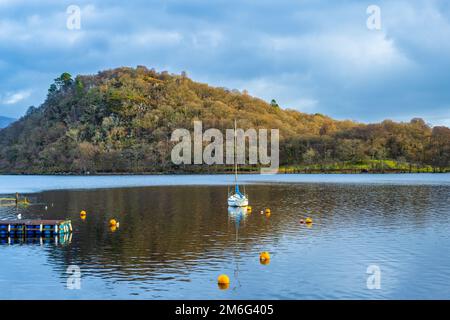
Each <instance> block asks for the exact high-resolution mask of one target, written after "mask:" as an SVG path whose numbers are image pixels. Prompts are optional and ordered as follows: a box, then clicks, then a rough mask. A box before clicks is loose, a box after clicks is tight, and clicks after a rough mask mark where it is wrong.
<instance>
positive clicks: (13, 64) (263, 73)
mask: <svg viewBox="0 0 450 320" xmlns="http://www.w3.org/2000/svg"><path fill="white" fill-rule="evenodd" d="M71 5H76V6H78V7H79V8H80V9H81V14H80V21H81V25H80V29H77V28H76V24H75V25H74V24H73V22H74V21H75V20H73V19H72V18H73V16H71V15H70V10H69V13H68V7H69V6H71ZM370 5H377V6H379V8H380V10H381V11H380V17H381V29H380V30H376V29H373V28H372V29H369V28H368V27H367V23H366V22H367V19H368V18H369V17H370V14H368V13H367V8H368V6H370ZM68 19H69V25H70V26H71V27H72V26H75V28H68V27H67V20H68ZM136 65H146V66H148V67H150V68H155V69H156V70H158V71H162V70H167V71H169V72H171V73H179V72H181V71H186V72H187V73H188V75H189V76H190V77H191V78H193V79H194V80H196V81H200V82H207V83H210V84H212V85H215V86H221V87H227V88H230V89H239V90H244V89H246V90H248V91H249V93H250V94H252V95H254V96H258V97H261V98H263V99H265V100H267V101H270V99H272V98H275V99H276V100H277V101H278V103H279V104H280V105H281V106H282V107H284V108H294V109H298V110H300V111H304V112H308V113H316V112H320V113H324V114H327V115H330V116H332V117H334V118H337V119H353V120H358V121H363V122H374V121H380V120H382V119H385V118H390V119H393V120H401V121H409V120H410V119H411V118H413V117H423V118H424V119H425V120H426V121H427V122H428V123H430V124H432V125H447V126H448V125H450V1H446V0H442V1H437V0H436V1H433V0H424V1H421V0H416V1H400V0H398V1H397V0H388V1H367V2H366V1H361V0H354V1H351V0H342V1H320V0H276V1H275V0H271V1H269V0H154V1H153V0H146V1H121V0H102V1H84V0H83V1H82V0H72V1H64V0H39V1H33V0H0V115H3V116H11V117H20V116H21V115H23V114H24V112H25V111H26V109H27V108H28V106H30V105H35V106H38V105H39V104H41V103H42V102H43V100H44V98H45V96H46V93H47V89H48V87H49V85H50V83H51V82H52V80H53V79H54V78H55V77H56V76H58V75H59V74H61V73H62V72H64V71H67V72H70V73H71V74H73V75H76V74H92V73H96V72H97V71H99V70H102V69H108V68H114V67H119V66H136Z"/></svg>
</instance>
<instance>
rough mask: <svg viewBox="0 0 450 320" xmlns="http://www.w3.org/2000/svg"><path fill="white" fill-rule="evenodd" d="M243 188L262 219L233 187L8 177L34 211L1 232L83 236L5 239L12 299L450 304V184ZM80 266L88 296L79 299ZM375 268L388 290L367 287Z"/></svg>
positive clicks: (7, 184)
mask: <svg viewBox="0 0 450 320" xmlns="http://www.w3.org/2000/svg"><path fill="white" fill-rule="evenodd" d="M240 179H241V180H242V182H243V183H245V185H246V191H247V193H248V194H249V198H250V205H251V206H252V207H253V210H252V213H251V214H244V213H242V212H239V211H229V210H228V208H227V205H226V198H227V184H230V182H231V181H232V180H233V177H232V176H227V175H201V176H89V177H84V176H83V177H70V176H69V177H67V176H56V177H55V176H0V198H1V197H4V196H10V195H12V194H13V193H14V192H16V191H18V192H21V193H23V194H24V195H25V196H27V197H28V198H29V199H30V200H31V202H32V205H30V206H28V207H18V208H16V207H15V206H1V207H0V219H1V220H4V219H14V218H15V217H16V215H17V214H19V213H20V214H22V217H23V218H24V219H41V218H45V219H61V218H68V219H71V220H72V223H73V226H74V232H73V234H72V237H71V239H58V243H55V241H53V240H51V241H42V242H41V241H40V240H39V239H37V240H36V239H33V240H30V241H25V242H20V241H16V242H15V241H12V240H10V241H8V239H2V241H1V242H2V244H0V299H342V298H348V299H394V298H395V299H416V298H420V299H429V298H438V299H449V298H450V250H449V248H450V174H403V175H399V174H394V175H389V174H385V175H276V176H260V175H242V176H241V177H240ZM45 207H47V209H46V208H45ZM265 208H270V209H271V212H272V213H271V215H270V216H269V217H268V216H266V215H265V214H261V213H260V211H261V210H264V209H265ZM81 210H86V211H87V212H88V214H87V219H86V220H85V221H82V220H81V219H80V216H79V212H80V211H81ZM112 217H116V218H117V219H118V220H119V221H120V228H119V229H117V230H115V231H113V230H111V229H110V228H109V226H108V221H109V219H110V218H112ZM305 217H311V218H312V219H313V224H312V226H310V227H308V226H306V225H305V224H301V223H300V219H303V218H305ZM0 240H1V239H0ZM261 251H268V252H270V254H271V260H270V264H268V265H262V264H260V262H259V253H260V252H261ZM74 265H75V266H78V267H79V268H80V270H81V289H80V290H69V289H68V288H67V281H68V277H69V276H70V274H68V273H67V269H68V267H69V266H74ZM370 265H376V266H378V267H379V269H380V271H381V274H380V275H381V282H380V285H381V288H380V289H378V290H369V289H368V288H367V279H368V277H370V274H367V268H368V267H369V266H370ZM222 273H225V274H227V275H228V276H229V277H230V280H231V283H230V287H229V288H228V289H227V290H220V289H219V288H218V286H217V283H216V281H217V276H218V275H219V274H222Z"/></svg>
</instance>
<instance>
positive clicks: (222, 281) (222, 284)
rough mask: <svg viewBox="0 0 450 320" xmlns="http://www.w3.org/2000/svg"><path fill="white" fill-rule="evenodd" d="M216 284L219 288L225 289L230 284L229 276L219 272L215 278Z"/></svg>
mask: <svg viewBox="0 0 450 320" xmlns="http://www.w3.org/2000/svg"><path fill="white" fill-rule="evenodd" d="M217 284H218V286H219V289H221V290H226V289H228V287H229V286H230V278H228V276H227V275H226V274H221V275H220V276H219V277H218V278H217Z"/></svg>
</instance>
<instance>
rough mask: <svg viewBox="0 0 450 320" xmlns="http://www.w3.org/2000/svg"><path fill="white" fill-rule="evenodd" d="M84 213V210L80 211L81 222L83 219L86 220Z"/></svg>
mask: <svg viewBox="0 0 450 320" xmlns="http://www.w3.org/2000/svg"><path fill="white" fill-rule="evenodd" d="M86 215H87V214H86V211H84V210H82V211H81V212H80V218H81V219H82V220H84V219H86Z"/></svg>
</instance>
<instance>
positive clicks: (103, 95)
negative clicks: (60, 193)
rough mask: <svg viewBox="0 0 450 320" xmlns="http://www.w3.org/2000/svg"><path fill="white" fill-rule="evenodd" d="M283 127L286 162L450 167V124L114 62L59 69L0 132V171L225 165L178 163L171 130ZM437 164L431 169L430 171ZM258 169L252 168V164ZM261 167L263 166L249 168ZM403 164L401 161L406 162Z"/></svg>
mask: <svg viewBox="0 0 450 320" xmlns="http://www.w3.org/2000/svg"><path fill="white" fill-rule="evenodd" d="M234 119H238V126H239V127H240V128H244V129H247V128H255V129H259V128H268V129H270V128H278V129H279V130H280V163H281V165H282V166H284V167H285V168H290V169H293V170H303V169H305V168H309V169H310V170H312V169H313V170H317V171H326V170H330V171H340V170H341V171H345V170H346V168H347V169H351V170H354V169H355V170H362V171H366V170H368V171H380V170H382V171H384V170H389V168H391V169H399V168H404V170H406V171H408V168H409V170H412V169H413V170H440V171H443V170H446V169H447V170H448V168H449V167H450V129H449V128H447V127H433V128H431V127H430V126H428V125H427V124H426V123H425V122H424V121H423V120H422V119H417V118H416V119H412V120H411V121H410V122H408V123H396V122H393V121H390V120H385V121H383V122H382V123H376V124H362V123H356V122H353V121H336V120H333V119H331V118H329V117H327V116H325V115H321V114H306V113H301V112H298V111H295V110H284V109H282V108H280V107H279V106H278V105H277V104H276V102H275V101H272V103H266V102H265V101H263V100H261V99H258V98H255V97H252V96H250V95H248V94H247V93H246V92H239V91H237V90H228V89H225V88H214V87H211V86H209V85H207V84H202V83H197V82H194V81H192V80H191V79H189V78H188V77H187V76H186V75H185V74H181V75H173V74H169V73H167V72H160V73H158V72H156V71H154V70H149V69H147V68H146V67H142V66H139V67H137V68H117V69H113V70H107V71H102V72H99V73H98V74H96V75H86V76H85V75H79V76H77V77H76V78H75V79H73V78H72V76H71V75H70V74H68V73H63V74H62V75H61V76H60V77H58V78H57V79H55V82H54V83H53V84H51V86H50V88H49V91H48V96H47V99H46V100H45V102H44V103H43V104H42V105H41V106H40V107H30V108H29V110H28V112H27V113H26V115H25V116H24V117H22V118H21V119H19V120H18V121H16V122H15V123H13V124H12V125H10V126H9V127H7V128H4V129H1V130H0V172H2V173H69V172H70V173H86V172H90V173H125V172H129V173H141V172H187V171H189V172H211V171H224V170H225V169H224V167H219V166H213V167H211V166H206V165H204V166H201V165H197V166H176V165H174V164H173V163H172V162H171V160H170V154H171V149H172V146H173V145H174V143H173V142H171V141H170V137H171V134H172V131H173V130H174V129H176V128H186V129H189V130H191V131H192V128H193V121H194V120H201V121H202V122H203V129H204V130H205V129H208V128H217V129H220V130H221V131H223V132H224V131H225V129H228V128H232V127H233V121H234ZM431 168H433V169H431ZM246 169H252V168H250V167H249V168H246ZM253 169H257V168H253ZM402 170H403V169H402Z"/></svg>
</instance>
